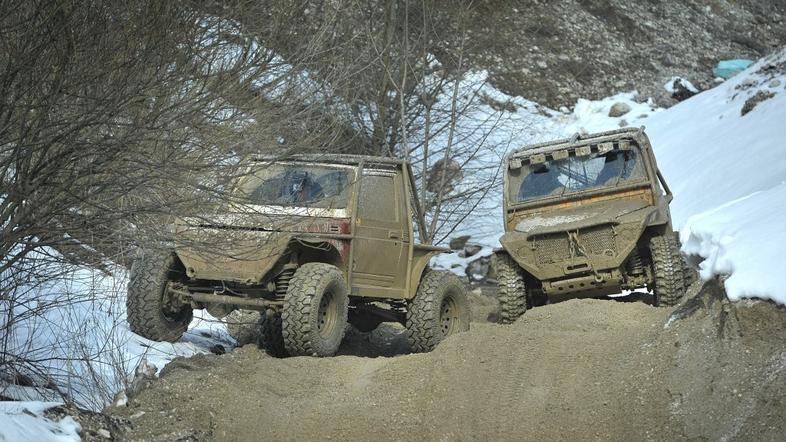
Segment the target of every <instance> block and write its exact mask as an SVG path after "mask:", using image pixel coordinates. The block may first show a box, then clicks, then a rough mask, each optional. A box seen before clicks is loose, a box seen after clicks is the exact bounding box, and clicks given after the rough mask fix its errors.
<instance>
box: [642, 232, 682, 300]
mask: <svg viewBox="0 0 786 442" xmlns="http://www.w3.org/2000/svg"><path fill="white" fill-rule="evenodd" d="M650 253H651V255H652V269H653V272H654V274H655V287H654V289H653V294H654V296H655V299H654V304H655V306H664V307H670V306H674V305H677V304H679V302H680V299H682V295H684V294H685V277H684V275H683V267H684V264H683V258H682V255H681V254H680V248H679V244H678V243H677V239H676V238H674V236H673V235H665V236H656V237H653V238H652V239H650Z"/></svg>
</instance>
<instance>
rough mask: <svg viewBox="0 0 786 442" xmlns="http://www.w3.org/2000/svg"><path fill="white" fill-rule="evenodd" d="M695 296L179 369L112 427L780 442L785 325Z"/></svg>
mask: <svg viewBox="0 0 786 442" xmlns="http://www.w3.org/2000/svg"><path fill="white" fill-rule="evenodd" d="M693 292H694V293H693V297H692V300H691V301H689V302H688V303H687V304H685V305H683V306H682V307H681V308H680V309H678V311H677V312H676V314H674V315H672V310H670V309H661V308H654V307H651V306H649V305H646V304H644V303H641V302H615V301H607V300H574V301H568V302H563V303H558V304H553V305H548V306H545V307H539V308H535V309H533V310H531V311H529V312H527V313H526V314H525V316H524V317H523V318H522V319H520V320H519V321H518V322H516V323H515V324H513V325H510V326H502V325H496V324H493V323H488V322H484V321H478V322H476V323H474V324H473V326H472V330H471V331H470V332H469V333H466V334H463V335H458V336H455V337H452V338H450V339H448V340H447V341H445V342H443V343H442V344H441V345H440V346H439V347H438V348H437V349H436V350H435V351H434V352H432V353H429V354H413V355H399V356H395V357H376V358H372V357H361V356H356V355H343V356H337V357H333V358H326V359H316V358H309V357H298V358H289V359H274V358H271V357H269V356H267V355H265V354H264V353H263V352H261V351H259V350H257V349H256V348H254V347H253V346H250V345H249V346H245V347H243V348H240V349H238V350H236V351H234V352H231V353H228V354H226V355H222V356H214V355H204V356H196V357H193V358H190V359H178V360H175V361H173V362H172V363H171V364H170V365H169V366H167V367H166V368H165V370H164V371H163V372H162V374H161V377H160V379H159V380H157V381H155V382H154V383H153V385H152V386H151V387H150V388H148V389H146V390H144V391H142V392H141V393H140V394H139V395H138V396H137V397H136V398H134V399H133V400H132V401H131V404H130V405H129V406H128V407H123V408H115V409H110V410H108V412H109V413H110V414H113V415H117V416H118V417H123V418H126V419H128V422H129V425H127V429H126V431H125V434H117V435H115V436H116V437H119V438H128V439H135V440H176V439H177V440H281V439H284V440H314V439H338V440H347V439H351V440H370V439H375V440H393V439H395V440H418V441H420V440H490V439H496V440H500V439H503V440H675V439H678V440H684V439H691V440H781V438H782V437H783V435H784V434H786V311H784V309H782V308H778V307H775V306H774V305H772V304H770V303H765V302H743V303H739V304H737V305H732V304H729V303H728V302H727V301H725V297H724V296H723V294H722V292H721V290H720V288H719V285H718V284H717V283H715V282H712V283H710V284H708V285H707V286H706V287H704V288H703V289H701V290H700V291H699V289H698V287H694V289H693ZM696 292H698V293H696ZM474 298H475V299H474V301H475V305H477V306H478V307H479V308H478V312H476V317H478V316H479V318H478V319H482V318H485V317H486V316H487V313H486V312H488V313H490V315H491V317H492V318H493V316H494V313H493V311H492V310H493V305H492V302H493V301H492V300H491V298H486V297H485V296H482V295H477V294H476V295H474ZM397 333H400V329H397V328H395V327H390V328H387V329H385V328H383V329H381V330H378V331H377V332H375V333H372V334H361V333H357V332H356V333H352V334H351V336H350V337H349V339H348V340H347V342H346V345H345V346H344V348H343V349H342V352H343V353H345V354H346V353H353V354H358V350H359V349H360V348H361V347H364V345H365V348H366V349H367V350H365V353H363V354H365V355H374V354H395V353H398V352H400V351H404V350H406V348H405V344H404V342H405V341H404V340H403V339H402V336H401V335H399V334H397ZM361 344H364V345H361ZM402 345H403V346H404V347H402ZM369 347H371V348H375V349H376V350H368V348H369Z"/></svg>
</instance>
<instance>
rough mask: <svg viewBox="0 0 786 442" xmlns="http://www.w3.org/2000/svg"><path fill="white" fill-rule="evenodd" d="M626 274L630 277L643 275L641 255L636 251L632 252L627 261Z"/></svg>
mask: <svg viewBox="0 0 786 442" xmlns="http://www.w3.org/2000/svg"><path fill="white" fill-rule="evenodd" d="M627 267H628V273H629V274H630V275H632V276H639V275H642V274H644V265H643V264H642V261H641V255H639V251H638V250H634V251H633V253H631V255H630V258H629V259H628V266H627Z"/></svg>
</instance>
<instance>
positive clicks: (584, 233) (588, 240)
mask: <svg viewBox="0 0 786 442" xmlns="http://www.w3.org/2000/svg"><path fill="white" fill-rule="evenodd" d="M577 237H578V241H579V245H580V246H581V247H576V245H575V244H571V243H572V242H573V241H572V240H571V239H570V238H569V236H568V232H560V233H551V234H548V235H540V236H537V237H535V238H534V240H533V241H534V249H535V256H536V260H537V263H538V264H540V265H543V264H555V263H558V262H562V261H567V260H569V259H570V258H571V249H573V254H574V255H576V256H581V255H582V253H581V252H580V250H584V252H586V254H588V255H605V256H614V255H616V254H617V242H616V239H615V236H614V230H613V229H612V227H611V225H606V226H598V227H591V228H588V229H583V230H582V229H580V230H579V231H578V235H577Z"/></svg>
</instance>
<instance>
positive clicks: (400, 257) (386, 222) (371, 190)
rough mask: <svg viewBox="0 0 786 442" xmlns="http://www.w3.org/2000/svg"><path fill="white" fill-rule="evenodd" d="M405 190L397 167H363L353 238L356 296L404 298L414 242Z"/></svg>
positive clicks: (353, 290) (353, 287)
mask: <svg viewBox="0 0 786 442" xmlns="http://www.w3.org/2000/svg"><path fill="white" fill-rule="evenodd" d="M404 190H405V188H404V182H403V179H402V173H401V172H400V169H399V168H397V167H395V166H391V167H390V168H386V167H381V166H375V167H373V168H364V170H362V173H361V178H360V181H359V191H358V203H357V206H358V207H357V208H356V210H355V215H354V216H355V232H354V233H355V238H354V239H353V241H352V244H353V262H352V293H353V295H356V296H369V297H393V298H400V297H403V294H404V290H405V288H406V276H407V271H408V268H407V266H408V264H409V263H408V252H409V246H410V241H411V239H410V238H409V224H408V223H409V219H408V217H407V216H408V215H407V211H406V210H405V204H406V199H405V195H404Z"/></svg>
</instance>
